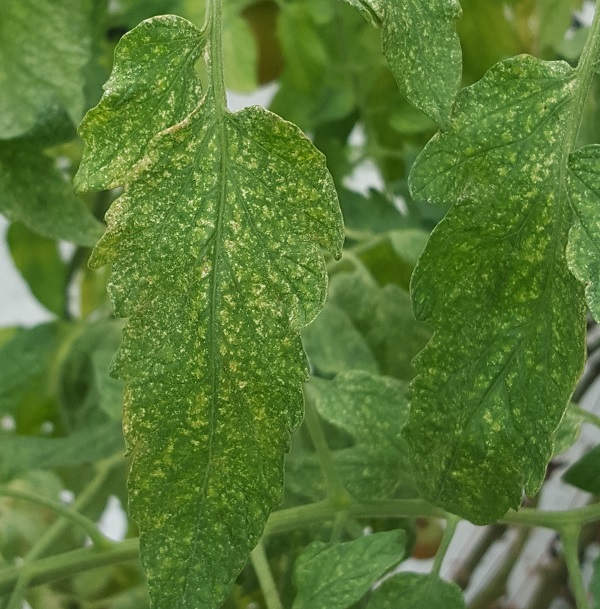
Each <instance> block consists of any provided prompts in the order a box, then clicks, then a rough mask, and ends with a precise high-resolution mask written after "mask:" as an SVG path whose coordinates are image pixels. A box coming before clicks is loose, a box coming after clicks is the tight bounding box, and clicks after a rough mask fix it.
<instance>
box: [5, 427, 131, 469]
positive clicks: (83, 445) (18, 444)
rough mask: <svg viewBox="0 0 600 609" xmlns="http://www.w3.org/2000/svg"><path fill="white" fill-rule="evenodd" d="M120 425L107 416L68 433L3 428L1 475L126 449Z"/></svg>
mask: <svg viewBox="0 0 600 609" xmlns="http://www.w3.org/2000/svg"><path fill="white" fill-rule="evenodd" d="M120 427H121V426H120V424H119V423H118V422H116V421H111V420H109V419H108V418H107V417H106V416H105V417H97V418H96V420H93V421H90V422H89V426H88V427H86V428H82V429H79V430H77V431H75V432H73V433H72V434H70V435H68V436H65V437H53V438H45V437H38V436H24V435H16V434H13V433H7V432H0V443H1V444H2V453H1V454H0V478H2V479H6V478H12V477H14V476H15V475H17V474H19V473H21V472H25V471H28V470H33V469H55V468H57V467H73V466H76V465H81V464H84V463H92V462H94V461H97V460H98V459H103V458H105V457H109V456H111V455H113V454H115V453H116V452H118V451H123V450H124V447H123V436H122V434H121V430H120Z"/></svg>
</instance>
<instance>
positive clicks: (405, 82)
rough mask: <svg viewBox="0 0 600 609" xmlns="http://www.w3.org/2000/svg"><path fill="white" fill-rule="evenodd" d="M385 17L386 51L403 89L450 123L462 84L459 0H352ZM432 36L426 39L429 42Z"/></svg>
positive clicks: (417, 103) (435, 117) (419, 105)
mask: <svg viewBox="0 0 600 609" xmlns="http://www.w3.org/2000/svg"><path fill="white" fill-rule="evenodd" d="M346 1H347V2H349V4H352V6H354V7H355V8H358V9H359V10H360V11H361V13H363V15H365V16H366V17H367V18H368V19H369V21H371V23H375V22H376V20H379V21H380V22H381V36H382V43H383V54H384V55H385V57H386V59H387V61H388V64H389V66H390V69H391V71H392V73H393V74H394V76H395V78H396V80H397V81H398V85H399V87H400V90H401V91H402V93H403V94H404V95H405V96H406V98H407V99H408V100H409V101H410V102H411V103H412V104H413V105H415V106H416V107H417V108H419V110H422V111H423V112H424V113H425V114H427V115H428V116H430V117H431V118H432V119H433V120H435V122H436V123H437V124H438V125H440V127H442V128H446V127H447V125H448V120H449V119H450V114H451V111H452V105H453V103H454V98H455V96H456V93H457V91H458V88H459V86H460V76H461V51H460V42H459V39H458V34H457V33H456V27H455V22H456V20H457V19H458V18H459V17H460V15H461V12H462V11H461V8H460V4H459V3H458V1H457V0H346ZM424 41H426V42H424Z"/></svg>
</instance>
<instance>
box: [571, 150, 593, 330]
mask: <svg viewBox="0 0 600 609" xmlns="http://www.w3.org/2000/svg"><path fill="white" fill-rule="evenodd" d="M567 187H568V193H569V200H570V202H571V207H572V209H573V211H574V215H575V220H574V223H573V228H572V229H571V232H570V234H569V245H568V247H567V260H568V263H569V268H570V269H571V271H572V272H573V274H574V275H575V277H577V279H579V281H581V282H582V283H583V285H584V286H585V296H586V301H587V305H588V307H589V308H590V312H591V313H592V315H593V316H594V318H595V319H596V320H598V319H600V225H599V224H598V205H599V204H600V146H598V145H592V146H585V147H584V148H581V149H579V150H577V151H576V152H573V153H572V154H571V155H570V157H569V173H568V175H567Z"/></svg>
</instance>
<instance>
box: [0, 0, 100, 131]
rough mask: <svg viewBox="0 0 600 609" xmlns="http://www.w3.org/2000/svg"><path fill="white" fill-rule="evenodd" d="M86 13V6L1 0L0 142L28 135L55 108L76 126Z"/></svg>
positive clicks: (83, 1) (72, 1)
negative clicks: (66, 114) (56, 106)
mask: <svg viewBox="0 0 600 609" xmlns="http://www.w3.org/2000/svg"><path fill="white" fill-rule="evenodd" d="M90 7H91V2H89V0H54V1H53V2H38V1H37V0H2V4H1V6H0V40H1V41H2V45H1V46H0V139H8V138H13V137H17V136H19V135H22V134H24V133H25V132H27V131H29V130H30V129H31V128H32V127H33V125H34V124H35V123H36V122H37V121H38V120H39V118H40V117H41V115H43V114H44V113H45V112H46V110H47V108H48V107H50V106H53V105H55V104H56V103H60V104H61V105H62V106H64V108H65V109H66V110H67V112H68V114H69V116H70V118H71V120H72V121H73V123H75V124H76V123H78V122H79V121H80V119H81V116H82V114H83V109H84V93H83V85H84V79H83V75H82V70H83V68H84V67H85V65H86V64H87V62H88V61H89V58H90V45H91V42H90V35H89V26H90V24H89V18H90Z"/></svg>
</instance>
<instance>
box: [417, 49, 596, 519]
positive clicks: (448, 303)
mask: <svg viewBox="0 0 600 609" xmlns="http://www.w3.org/2000/svg"><path fill="white" fill-rule="evenodd" d="M576 86H577V80H576V78H575V74H574V72H573V70H572V69H571V68H570V67H569V66H568V65H567V64H566V63H562V62H556V63H544V62H541V61H538V60H536V59H533V58H531V57H526V56H522V57H517V58H515V59H511V60H508V61H506V62H503V63H501V64H498V65H496V66H495V67H494V68H492V69H491V70H490V71H489V72H488V73H487V74H486V76H485V77H484V78H483V79H482V80H481V81H480V82H479V83H478V84H476V85H474V86H473V87H470V88H468V89H465V90H464V91H463V92H462V93H461V95H460V96H459V98H458V101H457V106H456V112H455V113H454V115H453V117H452V121H451V126H450V129H449V131H448V132H447V133H443V134H438V135H437V136H436V137H434V139H433V140H432V142H430V144H428V146H427V147H426V148H425V149H424V151H423V152H422V153H421V155H420V157H419V158H418V159H417V161H416V163H415V168H414V170H413V173H412V176H411V187H412V193H413V195H414V197H415V198H420V199H427V200H429V201H433V202H444V203H453V207H452V209H451V210H450V211H449V213H448V214H447V216H446V217H445V219H444V220H443V221H442V222H441V223H440V224H439V225H438V226H437V228H436V229H435V230H434V231H433V233H432V236H431V238H430V240H429V242H428V244H427V247H426V248H425V251H424V253H423V255H422V256H421V258H420V260H419V263H418V264H417V267H416V269H415V273H414V275H413V279H412V290H413V306H414V309H415V313H416V315H417V317H418V318H420V319H423V320H427V321H429V322H431V323H432V325H433V326H434V328H435V333H434V336H433V339H432V340H431V341H430V342H429V343H428V345H427V347H426V348H425V350H424V351H423V352H422V353H421V354H420V355H419V356H418V358H417V361H416V366H417V368H418V371H419V375H418V376H417V378H416V379H415V381H414V383H413V385H412V406H411V417H410V420H409V422H408V425H407V427H406V429H405V437H406V438H407V440H408V442H409V444H410V447H411V456H412V458H413V465H414V468H415V478H416V479H417V480H418V481H419V484H420V490H421V492H422V494H423V495H424V496H425V497H427V498H428V499H430V500H432V501H434V502H436V503H438V504H441V505H443V506H444V507H445V508H447V509H448V510H450V511H453V512H457V513H459V514H460V515H462V516H464V517H466V518H469V519H470V520H473V521H474V522H478V523H480V522H491V521H493V520H495V519H497V518H499V517H500V516H501V515H502V514H503V513H504V512H505V511H506V510H507V509H508V508H511V507H512V508H516V507H517V506H518V505H519V504H520V501H521V497H522V492H523V490H525V492H527V493H534V492H535V491H537V489H538V488H539V485H540V484H541V482H542V480H543V477H544V472H545V470H546V464H547V462H548V460H549V458H550V456H551V455H552V450H553V440H554V433H555V430H556V428H557V427H558V424H559V422H560V421H561V419H562V416H563V413H564V411H565V409H566V407H567V404H568V401H569V398H570V395H571V393H572V391H573V388H574V385H575V383H576V381H577V379H578V377H579V375H580V373H581V370H582V367H583V359H584V331H585V306H584V300H583V294H582V290H581V289H580V287H579V285H578V283H577V281H576V280H575V279H574V277H573V276H572V275H571V274H570V272H569V270H568V268H567V264H566V258H565V247H566V241H567V236H568V230H569V226H570V222H571V217H570V211H569V206H568V201H567V196H566V186H565V180H564V174H565V172H566V159H567V154H568V152H569V151H568V150H565V132H567V131H568V130H569V129H572V128H573V123H572V119H571V117H572V115H573V113H574V110H573V107H572V104H571V102H572V100H573V96H574V92H575V90H576Z"/></svg>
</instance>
